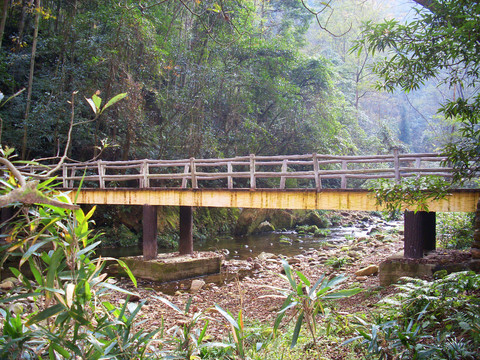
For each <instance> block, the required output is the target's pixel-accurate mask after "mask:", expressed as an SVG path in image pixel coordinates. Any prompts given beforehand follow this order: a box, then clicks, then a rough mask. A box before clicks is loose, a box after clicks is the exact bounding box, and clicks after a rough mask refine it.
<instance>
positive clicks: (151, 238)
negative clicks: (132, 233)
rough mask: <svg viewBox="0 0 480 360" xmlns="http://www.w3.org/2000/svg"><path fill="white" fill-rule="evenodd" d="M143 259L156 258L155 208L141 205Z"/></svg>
mask: <svg viewBox="0 0 480 360" xmlns="http://www.w3.org/2000/svg"><path fill="white" fill-rule="evenodd" d="M142 225H143V259H144V260H153V259H156V258H157V254H158V249H157V207H156V206H155V205H143V220H142Z"/></svg>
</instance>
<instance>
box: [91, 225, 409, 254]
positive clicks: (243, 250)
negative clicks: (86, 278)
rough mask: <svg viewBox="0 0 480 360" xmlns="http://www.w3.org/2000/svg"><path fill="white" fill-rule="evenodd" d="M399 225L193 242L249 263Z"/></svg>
mask: <svg viewBox="0 0 480 360" xmlns="http://www.w3.org/2000/svg"><path fill="white" fill-rule="evenodd" d="M399 224H400V222H398V221H393V222H386V221H383V220H382V219H380V218H376V217H375V218H371V219H370V221H365V222H359V223H358V224H356V225H354V226H346V227H332V228H329V229H325V230H326V233H327V234H326V236H321V237H319V236H313V235H302V234H298V233H297V232H296V231H293V230H292V231H283V232H269V233H262V234H255V235H249V236H235V237H232V236H224V237H217V238H213V239H209V240H206V241H201V242H200V241H194V251H217V250H221V251H222V252H224V253H225V254H226V259H227V260H231V259H236V260H246V259H248V258H254V257H257V256H258V255H259V254H261V253H262V252H266V253H273V254H276V255H278V254H282V255H285V256H295V255H298V254H301V253H302V252H303V251H307V250H315V249H318V248H320V247H321V246H322V245H323V244H324V243H325V242H328V243H330V244H334V245H339V244H342V243H345V242H347V241H348V240H353V239H354V238H358V237H362V236H367V235H368V234H369V233H371V232H372V231H375V229H378V230H388V229H392V228H395V227H398V226H399ZM158 251H159V253H168V252H174V250H172V249H162V248H159V249H158ZM98 253H99V255H101V256H113V257H122V256H137V255H142V249H141V247H139V246H131V247H122V248H120V247H118V248H102V249H99V251H98Z"/></svg>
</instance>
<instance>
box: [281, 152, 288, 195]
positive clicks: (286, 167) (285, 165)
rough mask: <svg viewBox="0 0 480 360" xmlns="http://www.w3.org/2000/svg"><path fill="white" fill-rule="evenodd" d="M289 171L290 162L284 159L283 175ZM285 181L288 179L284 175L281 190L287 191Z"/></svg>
mask: <svg viewBox="0 0 480 360" xmlns="http://www.w3.org/2000/svg"><path fill="white" fill-rule="evenodd" d="M287 171H288V160H287V159H284V160H283V162H282V174H285V173H286V172H287ZM285 181H286V177H285V176H283V175H282V176H281V177H280V189H285Z"/></svg>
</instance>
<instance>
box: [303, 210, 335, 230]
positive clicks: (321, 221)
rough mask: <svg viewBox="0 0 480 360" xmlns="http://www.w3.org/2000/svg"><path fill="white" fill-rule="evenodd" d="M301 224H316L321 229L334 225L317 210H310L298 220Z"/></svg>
mask: <svg viewBox="0 0 480 360" xmlns="http://www.w3.org/2000/svg"><path fill="white" fill-rule="evenodd" d="M298 224H299V225H315V226H317V227H318V228H320V229H325V228H328V227H330V226H332V223H331V222H330V220H329V219H328V218H327V217H326V216H325V215H320V214H319V213H318V212H316V211H308V212H307V213H306V214H305V216H304V217H303V218H301V219H300V220H299V221H298Z"/></svg>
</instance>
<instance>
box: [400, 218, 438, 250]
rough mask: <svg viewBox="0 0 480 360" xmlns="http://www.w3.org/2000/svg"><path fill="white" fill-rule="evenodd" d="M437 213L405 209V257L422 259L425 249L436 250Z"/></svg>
mask: <svg viewBox="0 0 480 360" xmlns="http://www.w3.org/2000/svg"><path fill="white" fill-rule="evenodd" d="M435 219H436V216H435V213H434V212H425V211H417V212H416V213H415V212H414V211H405V216H404V224H405V226H404V228H405V229H404V231H405V243H404V249H403V252H404V257H406V258H414V259H420V258H422V257H423V252H424V250H427V251H431V250H435V243H436V227H435Z"/></svg>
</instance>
